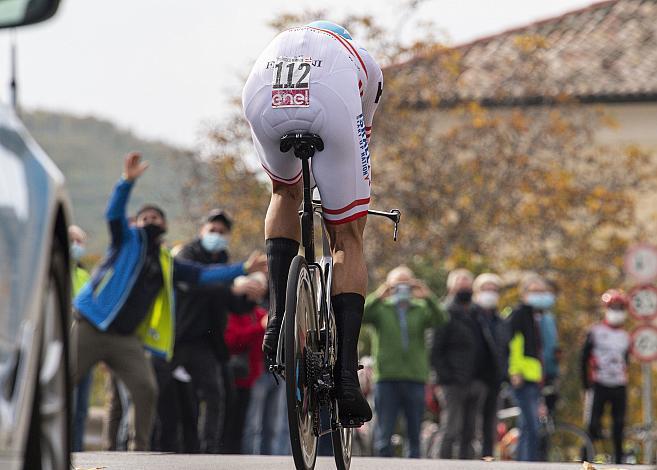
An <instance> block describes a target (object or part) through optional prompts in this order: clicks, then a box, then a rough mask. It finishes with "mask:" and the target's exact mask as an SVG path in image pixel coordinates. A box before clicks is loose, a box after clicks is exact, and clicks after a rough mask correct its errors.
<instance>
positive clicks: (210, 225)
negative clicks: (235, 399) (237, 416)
mask: <svg viewBox="0 0 657 470" xmlns="http://www.w3.org/2000/svg"><path fill="white" fill-rule="evenodd" d="M232 227H233V221H232V219H231V217H230V216H229V215H228V213H226V212H225V211H222V210H220V209H214V210H212V211H210V212H209V213H208V214H207V216H206V217H205V218H204V219H203V220H202V221H201V225H200V227H199V232H198V237H197V238H195V239H194V240H192V241H191V242H189V243H187V244H185V245H184V246H182V248H181V249H180V250H178V252H177V254H176V257H175V259H176V260H179V261H181V262H194V263H198V264H199V265H214V264H216V263H219V264H220V265H223V264H225V263H227V262H228V260H229V253H228V243H229V240H230V232H231V229H232ZM231 282H232V279H228V280H227V282H225V283H223V284H222V285H219V286H216V285H213V286H204V285H199V284H190V283H182V282H181V283H177V284H176V291H175V292H176V346H175V350H174V355H173V359H172V361H171V362H170V363H167V362H165V361H163V360H162V359H161V358H153V365H154V367H155V370H156V373H157V379H158V385H159V387H160V391H161V394H162V396H161V398H160V400H159V403H158V413H157V415H158V426H157V432H156V435H155V436H154V437H155V439H154V442H155V443H156V445H157V449H158V450H162V451H169V452H185V453H194V452H204V453H218V452H220V450H221V449H220V445H221V444H220V443H221V438H222V433H223V428H224V422H225V418H226V402H227V400H228V397H227V395H228V394H229V392H230V388H229V386H230V379H227V378H226V372H227V371H226V367H225V365H226V362H227V361H228V348H227V346H226V343H225V341H224V330H225V328H226V322H227V318H228V312H230V311H233V312H242V311H244V310H245V309H246V308H250V307H252V305H247V303H246V301H245V297H244V295H245V294H247V293H249V292H251V291H252V290H253V285H252V284H243V283H242V284H239V285H234V286H232V288H231ZM190 392H191V393H190ZM200 404H204V407H203V410H204V413H202V414H200V415H199V413H198V409H199V405H200ZM199 419H200V420H201V422H200V423H199ZM179 426H181V427H182V431H183V432H182V436H183V439H182V442H180V441H179V440H178V436H179V435H180V433H179V430H178V428H179Z"/></svg>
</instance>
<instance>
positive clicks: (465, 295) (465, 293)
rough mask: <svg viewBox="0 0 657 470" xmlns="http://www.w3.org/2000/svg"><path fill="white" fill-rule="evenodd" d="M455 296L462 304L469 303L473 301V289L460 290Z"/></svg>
mask: <svg viewBox="0 0 657 470" xmlns="http://www.w3.org/2000/svg"><path fill="white" fill-rule="evenodd" d="M454 298H455V299H456V301H457V302H458V303H460V304H469V303H470V302H471V301H472V291H471V290H460V291H458V292H457V293H456V294H455V295H454Z"/></svg>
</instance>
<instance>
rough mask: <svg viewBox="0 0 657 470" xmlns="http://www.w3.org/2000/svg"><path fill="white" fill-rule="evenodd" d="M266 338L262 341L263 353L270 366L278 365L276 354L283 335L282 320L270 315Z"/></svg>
mask: <svg viewBox="0 0 657 470" xmlns="http://www.w3.org/2000/svg"><path fill="white" fill-rule="evenodd" d="M269 315H270V316H269V321H268V322H267V328H265V337H264V338H263V340H262V352H263V353H265V359H266V360H267V361H268V363H269V364H275V363H276V352H277V350H278V337H279V336H280V333H281V320H280V319H278V318H276V317H274V316H272V315H271V312H270V314H269Z"/></svg>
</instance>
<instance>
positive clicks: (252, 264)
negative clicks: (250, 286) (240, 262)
mask: <svg viewBox="0 0 657 470" xmlns="http://www.w3.org/2000/svg"><path fill="white" fill-rule="evenodd" d="M244 270H245V271H246V272H247V273H249V274H251V273H255V272H258V271H260V272H262V273H266V272H267V255H265V254H264V253H261V252H259V251H254V252H253V253H251V254H250V255H249V258H248V259H247V260H246V261H245V262H244Z"/></svg>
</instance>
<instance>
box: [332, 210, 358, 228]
mask: <svg viewBox="0 0 657 470" xmlns="http://www.w3.org/2000/svg"><path fill="white" fill-rule="evenodd" d="M366 215H367V211H361V212H356V213H355V214H354V215H350V216H349V217H346V218H344V219H340V220H331V219H327V218H326V217H325V218H324V222H326V223H327V224H331V225H340V224H346V223H347V222H353V221H354V220H356V219H360V218H361V217H365V216H366Z"/></svg>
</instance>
